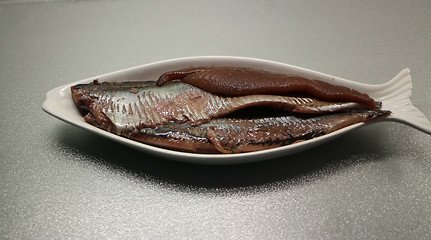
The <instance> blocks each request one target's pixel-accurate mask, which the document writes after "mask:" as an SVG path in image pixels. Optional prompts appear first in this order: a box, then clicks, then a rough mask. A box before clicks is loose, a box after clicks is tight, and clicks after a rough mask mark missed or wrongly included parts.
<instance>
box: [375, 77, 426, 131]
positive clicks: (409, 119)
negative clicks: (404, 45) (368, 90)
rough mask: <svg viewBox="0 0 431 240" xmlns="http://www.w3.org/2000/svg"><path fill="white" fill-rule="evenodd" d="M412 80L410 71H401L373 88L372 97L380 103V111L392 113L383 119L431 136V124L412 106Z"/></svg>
mask: <svg viewBox="0 0 431 240" xmlns="http://www.w3.org/2000/svg"><path fill="white" fill-rule="evenodd" d="M411 95H412V78H411V75H410V69H408V68H406V69H404V70H402V71H401V72H400V73H399V74H398V75H397V76H395V77H394V78H393V79H392V80H391V81H389V82H387V83H385V84H382V85H378V86H377V87H376V88H374V90H373V93H372V97H373V98H375V99H376V100H377V101H380V102H381V103H382V106H381V109H385V110H390V111H391V112H392V113H391V115H390V116H388V117H387V118H385V119H386V120H389V121H396V122H401V123H404V124H407V125H410V126H412V127H414V128H416V129H418V130H420V131H422V132H425V133H428V134H431V122H430V121H429V120H428V119H427V117H426V116H425V115H424V114H423V113H422V112H421V111H420V110H419V109H418V108H417V107H415V106H414V105H413V103H412V101H411Z"/></svg>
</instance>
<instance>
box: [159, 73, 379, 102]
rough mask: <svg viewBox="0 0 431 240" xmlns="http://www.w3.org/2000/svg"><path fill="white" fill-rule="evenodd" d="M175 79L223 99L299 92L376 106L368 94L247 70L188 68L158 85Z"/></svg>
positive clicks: (290, 76) (163, 76) (332, 99)
mask: <svg viewBox="0 0 431 240" xmlns="http://www.w3.org/2000/svg"><path fill="white" fill-rule="evenodd" d="M175 80H178V81H181V82H184V83H188V84H190V85H193V86H195V87H198V88H200V89H203V90H205V91H207V92H211V93H214V94H217V95H222V96H244V95H251V94H272V95H287V94H290V93H302V94H307V95H311V96H313V97H316V98H319V99H323V100H327V101H337V102H338V101H342V102H357V103H361V104H364V105H366V106H368V107H369V108H375V107H376V102H375V101H374V100H373V99H372V98H370V97H369V96H368V95H367V94H363V93H360V92H358V91H356V90H353V89H350V88H347V87H344V86H339V85H332V84H329V83H326V82H322V81H319V80H311V79H307V78H303V77H298V76H293V75H288V74H281V73H274V72H268V71H262V70H256V69H250V68H236V67H217V68H208V67H197V68H187V69H182V70H176V71H171V72H167V73H164V74H162V75H161V76H160V78H159V79H158V82H157V84H158V85H159V86H163V85H165V84H167V83H170V82H172V81H175Z"/></svg>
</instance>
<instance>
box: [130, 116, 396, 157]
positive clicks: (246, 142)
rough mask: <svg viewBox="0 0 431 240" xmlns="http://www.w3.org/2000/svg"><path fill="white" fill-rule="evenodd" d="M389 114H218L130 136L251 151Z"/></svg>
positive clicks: (177, 145)
mask: <svg viewBox="0 0 431 240" xmlns="http://www.w3.org/2000/svg"><path fill="white" fill-rule="evenodd" d="M389 114H390V111H384V110H363V111H355V112H344V113H337V114H329V115H323V116H316V117H311V118H299V117H295V116H281V117H269V118H253V119H241V118H218V119H213V120H211V121H210V122H208V123H205V124H202V125H199V126H191V125H189V124H176V123H169V124H166V125H163V126H159V127H156V128H143V129H141V130H140V131H139V133H137V134H135V135H133V136H129V137H130V138H131V139H134V140H137V141H141V142H144V143H148V144H151V145H156V146H161V147H167V148H171V149H176V150H183V151H189V152H200V153H213V152H219V153H240V152H252V151H258V150H264V149H270V148H275V147H280V146H285V145H289V144H293V143H295V142H300V141H305V140H309V139H312V138H315V137H319V136H322V135H325V134H328V133H331V132H334V131H336V130H339V129H341V128H344V127H347V126H350V125H353V124H355V123H359V122H366V121H370V120H374V119H378V118H381V117H384V116H387V115H389Z"/></svg>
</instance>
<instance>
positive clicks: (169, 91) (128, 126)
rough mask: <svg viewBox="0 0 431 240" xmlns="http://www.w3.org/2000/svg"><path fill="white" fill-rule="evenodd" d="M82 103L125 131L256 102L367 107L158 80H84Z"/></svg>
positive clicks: (75, 91)
mask: <svg viewBox="0 0 431 240" xmlns="http://www.w3.org/2000/svg"><path fill="white" fill-rule="evenodd" d="M71 91H72V96H73V100H74V102H75V103H76V105H77V106H78V107H79V108H81V109H85V110H87V111H89V113H88V114H87V115H86V116H85V117H84V119H85V120H86V121H87V122H89V123H91V124H93V125H96V126H98V127H100V128H103V129H105V130H107V131H110V132H114V133H116V134H119V135H126V136H127V135H128V134H133V133H136V132H138V131H139V130H140V129H143V128H154V127H157V126H162V125H166V124H168V123H169V122H175V123H179V124H180V123H188V124H190V125H191V126H197V125H199V124H203V123H207V122H209V121H210V120H211V119H214V118H218V117H221V116H224V115H227V114H229V113H231V112H234V111H236V110H239V109H242V108H246V107H252V106H271V107H275V108H279V109H283V110H286V111H289V112H296V113H319V114H321V113H327V112H338V111H343V110H352V109H361V108H365V106H363V105H361V104H359V103H354V102H327V101H321V100H317V99H312V98H304V97H288V96H278V95H246V96H239V97H222V96H218V95H214V94H211V93H208V92H206V91H203V90H201V89H199V88H196V87H193V86H191V85H188V84H184V83H173V84H168V85H166V86H163V87H158V86H156V82H155V81H148V82H144V81H141V82H124V83H100V84H99V83H98V82H97V81H95V82H93V83H90V84H79V85H75V86H72V87H71Z"/></svg>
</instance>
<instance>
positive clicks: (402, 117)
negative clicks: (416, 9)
mask: <svg viewBox="0 0 431 240" xmlns="http://www.w3.org/2000/svg"><path fill="white" fill-rule="evenodd" d="M205 66H207V67H246V68H253V69H258V70H265V71H271V72H279V73H287V74H292V75H297V76H302V77H305V78H309V79H315V80H321V81H324V82H328V83H331V84H334V85H341V86H345V87H348V88H352V89H355V90H357V91H359V92H362V93H366V94H368V95H369V96H370V97H372V98H373V99H374V100H376V101H380V102H382V107H381V109H384V110H390V111H391V112H392V114H391V115H389V116H388V117H386V118H382V119H378V120H376V121H370V122H365V123H364V122H361V123H357V124H354V125H351V126H348V127H345V128H342V129H340V130H337V131H335V132H332V133H329V134H326V135H323V136H320V137H317V138H313V139H311V140H307V141H303V142H299V143H294V144H291V145H287V146H283V147H278V148H273V149H268V150H262V151H256V152H248V153H236V154H200V153H187V152H181V151H175V150H169V149H165V148H160V147H155V146H151V145H147V144H144V143H141V142H137V141H133V140H130V139H127V138H124V137H121V136H118V135H115V134H113V133H110V132H108V131H105V130H102V129H99V128H97V127H95V126H93V125H91V124H89V123H87V122H85V121H84V119H83V118H82V115H81V113H80V112H79V110H78V108H77V106H76V105H75V103H74V101H73V99H72V95H71V91H70V87H71V86H74V85H76V84H86V83H90V82H92V81H93V80H95V79H98V81H99V82H125V81H137V80H139V81H151V80H157V79H158V78H159V76H160V75H161V74H163V73H165V72H168V71H172V70H175V69H183V68H188V67H205ZM411 89H412V83H411V76H410V70H409V69H407V68H406V69H404V70H402V71H401V72H400V73H399V74H398V75H397V76H395V77H394V78H393V79H392V80H391V81H389V82H387V83H384V84H381V85H370V84H363V83H358V82H354V81H350V80H346V79H342V78H339V77H335V76H330V75H327V74H323V73H319V72H316V71H312V70H308V69H305V68H301V67H296V66H292V65H288V64H284V63H278V62H273V61H268V60H261V59H254V58H245V57H224V56H205V57H188V58H179V59H172V60H166V61H161V62H156V63H151V64H146V65H143V66H138V67H133V68H129V69H125V70H121V71H117V72H113V73H108V74H104V75H100V76H95V77H91V78H87V79H84V80H81V81H77V82H73V83H69V84H66V85H63V86H61V87H57V88H54V89H52V90H50V91H49V92H48V93H47V94H46V100H45V102H44V103H43V105H42V108H43V110H44V111H46V112H47V113H49V114H51V115H52V116H54V117H57V118H59V119H61V120H63V121H65V122H68V123H70V124H73V125H75V126H78V127H81V128H84V129H86V130H89V131H91V132H94V133H96V134H99V135H101V136H104V137H107V138H109V139H112V140H114V141H117V142H119V143H122V144H126V145H128V146H131V147H133V148H136V149H139V150H142V151H143V152H145V153H149V154H152V155H156V156H160V157H163V158H167V159H171V160H178V161H184V162H192V163H198V164H238V163H247V162H254V161H261V160H267V159H271V158H276V157H280V156H284V155H288V154H292V153H296V152H299V151H303V150H306V149H309V148H311V147H314V146H316V145H318V144H322V143H324V142H327V141H329V140H331V139H333V138H335V137H338V136H341V135H343V134H346V133H348V132H350V131H352V130H354V129H357V128H360V127H363V126H366V125H368V124H373V123H375V122H381V121H396V122H401V123H404V124H407V125H410V126H412V127H414V128H416V129H418V130H421V131H423V132H425V133H428V134H431V122H430V121H429V120H428V119H427V118H426V117H425V116H424V115H423V114H422V113H421V112H420V111H419V110H418V109H417V108H416V107H415V106H413V104H412V102H411V100H410V96H411Z"/></svg>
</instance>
